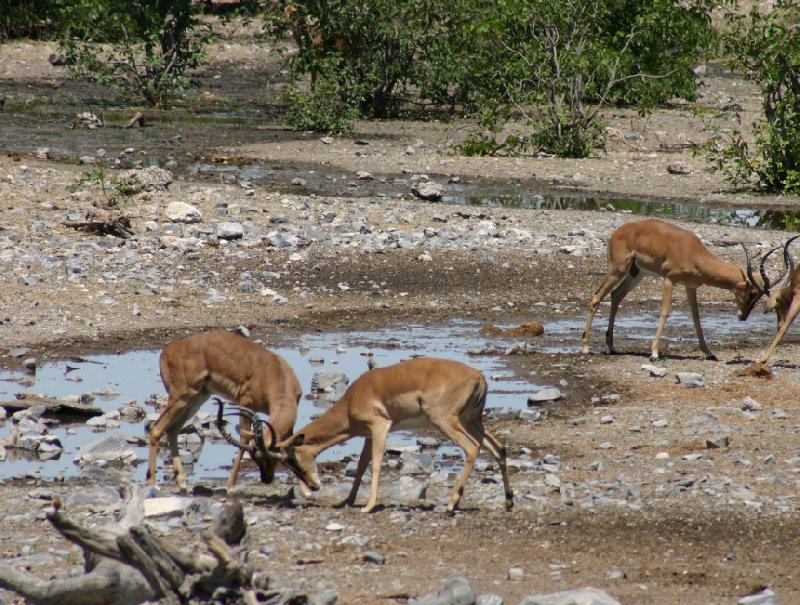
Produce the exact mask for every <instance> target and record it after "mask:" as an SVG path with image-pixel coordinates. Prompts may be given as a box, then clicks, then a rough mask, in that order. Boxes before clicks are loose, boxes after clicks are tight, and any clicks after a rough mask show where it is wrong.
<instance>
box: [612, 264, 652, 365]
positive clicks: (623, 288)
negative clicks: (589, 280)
mask: <svg viewBox="0 0 800 605" xmlns="http://www.w3.org/2000/svg"><path fill="white" fill-rule="evenodd" d="M633 269H634V268H632V270H631V273H629V274H628V275H626V276H625V279H624V280H622V283H621V284H619V286H617V287H616V288H615V289H614V290H613V291H612V292H611V307H610V308H609V310H608V329H607V330H606V353H608V354H609V355H610V354H613V353H615V352H616V351H615V350H614V321H616V319H617V311H618V310H619V305H620V303H621V302H622V300H623V299H624V298H625V297H626V296H627V295H628V293H629V292H630V291H631V290H633V289H634V288H635V287H636V286H637V285H638V284H639V282H640V281H642V277H644V274H643V273H642V272H641V271H639V270H638V269H636V270H635V271H634V270H633Z"/></svg>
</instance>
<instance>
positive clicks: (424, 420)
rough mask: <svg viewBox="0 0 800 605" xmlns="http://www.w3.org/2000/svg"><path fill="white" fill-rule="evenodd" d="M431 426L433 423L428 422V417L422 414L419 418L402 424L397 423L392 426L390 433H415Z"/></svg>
mask: <svg viewBox="0 0 800 605" xmlns="http://www.w3.org/2000/svg"><path fill="white" fill-rule="evenodd" d="M430 426H431V423H430V421H429V420H428V417H427V416H425V414H420V415H419V416H414V417H413V418H406V419H405V420H401V421H400V422H395V423H394V424H392V428H390V429H389V432H394V431H413V430H417V429H425V428H428V427H430Z"/></svg>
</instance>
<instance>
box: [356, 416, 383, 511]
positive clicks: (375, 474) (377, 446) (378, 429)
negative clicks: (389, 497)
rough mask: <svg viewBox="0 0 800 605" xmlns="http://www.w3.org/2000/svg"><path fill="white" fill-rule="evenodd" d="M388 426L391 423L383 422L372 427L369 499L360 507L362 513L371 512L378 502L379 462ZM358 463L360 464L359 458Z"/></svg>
mask: <svg viewBox="0 0 800 605" xmlns="http://www.w3.org/2000/svg"><path fill="white" fill-rule="evenodd" d="M390 426H391V423H389V422H385V423H381V424H379V425H377V426H374V427H373V428H372V485H371V486H370V490H369V500H367V503H366V505H364V507H363V508H362V509H361V512H364V513H368V512H371V511H372V509H373V508H375V504H377V502H378V479H379V477H380V474H381V462H383V453H384V452H385V451H386V438H387V436H388V435H389V427H390ZM359 464H361V460H360V459H359ZM351 491H352V490H351Z"/></svg>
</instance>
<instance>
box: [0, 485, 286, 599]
mask: <svg viewBox="0 0 800 605" xmlns="http://www.w3.org/2000/svg"><path fill="white" fill-rule="evenodd" d="M126 492H127V493H126V505H125V513H124V515H123V517H122V519H121V520H120V521H119V523H118V524H114V525H108V526H104V527H101V528H94V527H83V526H81V525H79V524H78V523H76V522H75V521H73V520H71V519H69V518H68V517H67V516H66V515H65V514H64V513H62V512H61V511H60V510H58V508H59V507H58V505H56V507H55V510H54V511H53V512H51V513H48V515H47V519H48V520H49V521H50V523H52V524H53V526H54V527H55V528H56V529H57V530H58V531H59V532H60V533H61V534H62V535H63V536H64V537H65V538H66V539H67V540H69V541H71V542H73V543H75V544H77V545H79V546H80V547H81V548H82V549H83V551H84V556H85V559H86V570H87V573H86V574H84V575H83V576H80V577H76V578H67V579H58V580H53V581H45V580H41V579H39V578H37V577H36V576H34V575H32V574H30V573H27V572H23V571H19V570H16V569H14V568H13V567H11V566H0V587H3V588H6V589H9V590H13V591H14V592H17V593H18V594H20V595H22V596H23V597H25V598H26V599H27V600H28V601H29V602H31V603H33V604H34V605H57V604H58V605H90V604H101V605H102V604H106V603H109V604H111V603H121V604H124V605H137V604H138V603H143V602H145V601H148V600H154V599H161V600H162V602H164V603H168V604H170V605H172V604H175V605H177V604H179V603H207V602H209V601H210V600H213V599H219V598H222V599H223V600H224V601H226V602H229V603H236V602H240V603H257V602H258V603H265V602H270V601H271V600H272V599H274V598H275V597H278V598H280V597H281V595H280V593H278V592H275V591H272V592H266V593H265V592H261V593H260V594H259V595H258V598H257V597H256V591H254V590H253V589H252V588H251V573H250V571H249V570H247V569H246V568H245V566H244V565H243V564H242V563H241V562H240V561H239V559H238V557H237V555H236V553H235V552H234V551H233V550H232V549H231V547H230V546H229V545H228V542H235V541H236V540H237V538H241V536H242V535H243V531H244V523H243V517H244V513H243V511H242V507H241V504H239V503H238V502H237V501H234V502H232V503H230V504H228V506H227V507H226V509H225V510H224V511H223V514H222V515H221V519H222V520H221V521H220V522H218V523H216V524H215V526H214V532H212V531H208V532H207V533H206V534H205V535H204V536H202V543H201V544H200V545H199V546H198V547H197V548H195V549H192V550H191V551H186V550H183V549H181V548H178V547H176V546H174V545H173V544H171V543H170V542H168V541H167V540H165V539H163V538H161V537H160V536H158V535H157V534H156V533H155V532H154V531H153V530H152V529H150V528H149V527H148V526H147V525H143V524H142V521H143V520H144V503H143V499H142V495H141V490H140V489H139V488H138V487H136V486H133V487H131V488H127V489H126ZM215 532H216V533H215ZM271 597H272V599H271ZM272 602H274V600H272Z"/></svg>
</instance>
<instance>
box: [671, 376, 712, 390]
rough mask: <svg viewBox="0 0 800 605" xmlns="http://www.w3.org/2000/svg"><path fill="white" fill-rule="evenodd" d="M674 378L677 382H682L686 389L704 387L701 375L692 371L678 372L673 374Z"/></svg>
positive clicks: (704, 383)
mask: <svg viewBox="0 0 800 605" xmlns="http://www.w3.org/2000/svg"><path fill="white" fill-rule="evenodd" d="M675 378H676V379H677V382H678V384H682V385H683V386H685V387H686V388H687V389H693V388H697V387H704V386H705V385H706V382H705V378H703V375H702V374H696V373H694V372H678V373H677V374H675Z"/></svg>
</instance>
